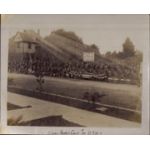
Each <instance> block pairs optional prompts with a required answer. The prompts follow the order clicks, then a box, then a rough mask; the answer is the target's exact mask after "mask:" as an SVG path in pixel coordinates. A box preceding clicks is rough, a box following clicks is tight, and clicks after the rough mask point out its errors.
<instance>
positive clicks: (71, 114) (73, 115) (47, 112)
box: [8, 92, 140, 127]
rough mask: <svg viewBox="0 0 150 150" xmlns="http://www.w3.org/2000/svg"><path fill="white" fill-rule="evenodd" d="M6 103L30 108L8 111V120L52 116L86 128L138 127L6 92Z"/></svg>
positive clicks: (123, 121)
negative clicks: (20, 117)
mask: <svg viewBox="0 0 150 150" xmlns="http://www.w3.org/2000/svg"><path fill="white" fill-rule="evenodd" d="M8 102H9V103H11V104H15V105H19V106H23V107H24V106H29V105H30V106H31V107H30V108H22V109H16V110H10V111H8V118H17V117H19V116H22V117H23V118H22V121H29V120H33V119H39V118H43V117H48V116H54V115H63V118H64V119H66V120H68V121H71V122H74V123H77V124H80V125H82V126H87V127H139V126H140V124H139V123H135V122H131V121H126V120H123V119H118V118H115V117H110V116H107V115H103V114H98V113H94V112H89V111H86V110H82V109H77V108H73V107H69V106H65V105H62V104H56V103H52V102H47V101H43V100H40V99H35V98H31V97H27V96H22V95H19V94H14V93H10V92H8Z"/></svg>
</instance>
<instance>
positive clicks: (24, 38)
mask: <svg viewBox="0 0 150 150" xmlns="http://www.w3.org/2000/svg"><path fill="white" fill-rule="evenodd" d="M14 42H15V43H16V44H15V52H16V53H34V52H35V51H36V46H37V42H36V38H34V37H32V36H29V35H28V34H27V33H26V31H24V32H18V33H17V34H16V35H15V37H14Z"/></svg>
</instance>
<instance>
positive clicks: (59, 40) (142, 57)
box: [1, 14, 149, 135]
mask: <svg viewBox="0 0 150 150" xmlns="http://www.w3.org/2000/svg"><path fill="white" fill-rule="evenodd" d="M148 71H149V15H119V14H117V15H23V14H22V15H21V14H20V15H19V14H18V15H2V16H1V133H2V134H61V135H63V134H72V135H73V134H83V135H92V134H94V135H97V134H98V135H99V134H149V72H148Z"/></svg>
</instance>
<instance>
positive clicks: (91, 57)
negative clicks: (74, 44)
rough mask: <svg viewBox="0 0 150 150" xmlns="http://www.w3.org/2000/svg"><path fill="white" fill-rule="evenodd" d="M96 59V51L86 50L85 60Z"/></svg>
mask: <svg viewBox="0 0 150 150" xmlns="http://www.w3.org/2000/svg"><path fill="white" fill-rule="evenodd" d="M94 59H95V53H94V52H84V53H83V61H85V62H89V61H90V62H91V61H92V62H93V61H94Z"/></svg>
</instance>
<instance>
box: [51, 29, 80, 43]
mask: <svg viewBox="0 0 150 150" xmlns="http://www.w3.org/2000/svg"><path fill="white" fill-rule="evenodd" d="M52 33H55V34H59V35H62V36H64V37H66V38H69V39H71V40H74V41H77V42H80V43H83V41H82V39H81V38H79V37H78V36H77V35H76V34H75V33H74V32H72V31H65V30H63V29H59V30H56V31H53V32H52Z"/></svg>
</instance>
